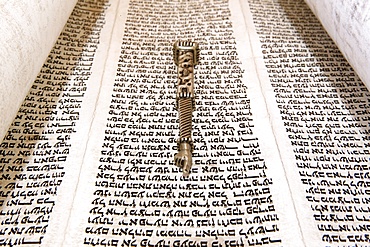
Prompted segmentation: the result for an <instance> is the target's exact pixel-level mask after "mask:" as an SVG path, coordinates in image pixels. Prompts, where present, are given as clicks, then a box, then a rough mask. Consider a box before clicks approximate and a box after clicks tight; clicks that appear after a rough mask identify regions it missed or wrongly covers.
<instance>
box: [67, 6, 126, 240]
mask: <svg viewBox="0 0 370 247" xmlns="http://www.w3.org/2000/svg"><path fill="white" fill-rule="evenodd" d="M120 3H121V1H118V4H117V8H116V9H115V11H116V13H115V14H114V21H113V25H112V27H111V30H110V36H109V42H108V47H107V48H106V56H105V59H104V63H103V72H102V73H101V76H100V79H99V81H100V84H99V90H98V94H97V96H96V100H95V103H94V110H93V114H92V118H91V122H90V126H89V131H88V134H87V140H86V144H85V147H84V152H83V155H82V164H81V166H80V169H79V171H78V180H77V184H76V187H75V190H74V191H73V194H72V198H73V199H72V209H73V206H74V203H75V196H76V194H77V190H78V188H79V184H80V178H81V171H82V168H83V166H84V164H85V157H86V151H87V147H88V146H89V143H90V136H91V132H92V126H93V123H94V122H95V117H96V107H97V103H98V102H99V98H100V93H101V88H102V85H103V78H104V75H105V68H106V64H107V61H108V58H109V54H110V52H109V51H110V49H111V42H112V36H113V32H114V30H115V29H114V27H115V26H116V22H117V15H118V12H119V11H118V10H119V6H120ZM72 211H73V210H69V214H68V219H67V224H66V228H65V229H64V236H63V241H62V245H63V246H64V241H65V239H66V234H67V230H68V227H69V222H70V219H71V214H72Z"/></svg>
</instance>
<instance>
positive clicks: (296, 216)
mask: <svg viewBox="0 0 370 247" xmlns="http://www.w3.org/2000/svg"><path fill="white" fill-rule="evenodd" d="M239 5H240V7H241V10H242V14H243V19H244V24H245V27H246V28H247V27H248V23H247V19H246V16H245V10H246V9H248V10H249V4H248V3H245V2H244V0H239ZM246 5H248V7H247V6H246ZM252 25H253V24H252ZM253 29H255V27H254V28H253ZM247 36H248V40H249V44H250V46H251V47H250V50H251V52H252V60H253V63H254V69H255V71H256V74H257V78H258V81H259V83H258V85H259V89H260V91H261V94H262V96H263V101H264V102H265V106H266V112H267V115H268V118H269V123H270V126H271V129H272V132H273V137H274V142H275V146H276V147H277V149H278V154H279V159H280V162H281V164H282V168H283V172H284V178H285V181H286V182H287V185H288V190H289V194H290V198H291V202H292V203H293V209H294V215H295V218H296V221H297V223H298V226H299V232H300V234H301V237H300V238H301V239H302V242H303V244H304V246H306V243H305V241H304V238H303V232H302V227H301V224H300V221H299V219H298V214H297V209H296V205H295V202H294V200H293V197H292V190H291V188H290V184H289V181H288V178H287V173H286V169H285V166H284V162H283V160H282V157H281V152H280V151H281V150H280V147H279V145H278V143H277V139H276V135H275V133H276V131H275V128H274V125H273V124H272V122H271V115H270V111H269V107H268V106H267V102H266V95H265V93H264V91H263V88H262V84H261V78H260V74H259V72H258V69H257V63H256V57H255V54H254V51H253V47H252V40H251V36H250V35H249V32H248V31H247Z"/></svg>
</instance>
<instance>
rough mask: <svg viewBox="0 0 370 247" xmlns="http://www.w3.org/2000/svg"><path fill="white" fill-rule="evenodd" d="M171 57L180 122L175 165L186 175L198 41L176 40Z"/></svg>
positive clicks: (191, 149) (193, 104) (187, 170)
mask: <svg viewBox="0 0 370 247" xmlns="http://www.w3.org/2000/svg"><path fill="white" fill-rule="evenodd" d="M173 59H174V61H175V64H176V65H177V76H178V77H177V93H176V103H177V110H178V111H179V124H180V137H179V139H178V140H177V149H178V151H179V152H178V153H177V154H176V155H175V165H176V166H178V167H180V168H182V171H183V175H184V176H188V175H189V173H190V170H191V166H192V153H193V150H194V145H193V140H192V138H191V130H192V113H193V110H194V108H195V98H194V67H195V65H197V64H198V61H199V46H198V43H195V42H191V41H179V40H178V41H176V42H175V44H174V45H173Z"/></svg>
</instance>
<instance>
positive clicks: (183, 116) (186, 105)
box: [178, 98, 193, 138]
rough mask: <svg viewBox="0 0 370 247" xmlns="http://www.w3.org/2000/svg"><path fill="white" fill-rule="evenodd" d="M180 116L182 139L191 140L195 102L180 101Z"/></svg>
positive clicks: (189, 99)
mask: <svg viewBox="0 0 370 247" xmlns="http://www.w3.org/2000/svg"><path fill="white" fill-rule="evenodd" d="M178 104H179V114H180V119H179V120H180V121H179V122H180V138H191V124H192V112H193V102H192V99H191V98H180V99H179V100H178Z"/></svg>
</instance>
